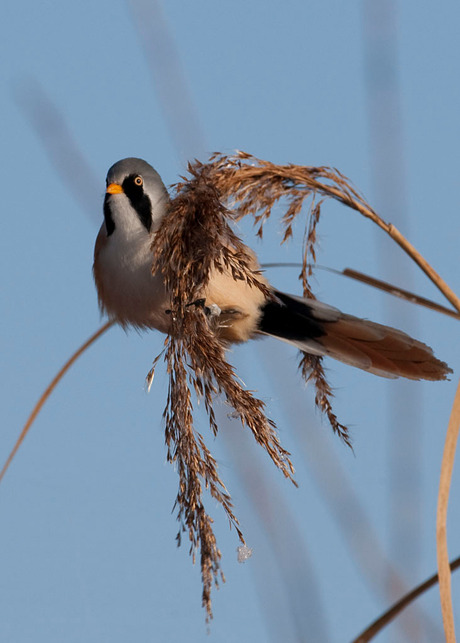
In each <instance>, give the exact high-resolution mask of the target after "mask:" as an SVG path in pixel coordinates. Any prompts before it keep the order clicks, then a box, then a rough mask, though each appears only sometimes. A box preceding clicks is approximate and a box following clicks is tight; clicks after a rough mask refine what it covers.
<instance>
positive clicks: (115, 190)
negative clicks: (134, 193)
mask: <svg viewBox="0 0 460 643" xmlns="http://www.w3.org/2000/svg"><path fill="white" fill-rule="evenodd" d="M106 192H107V194H122V193H123V188H122V187H121V185H118V183H111V184H110V185H108V186H107V190H106Z"/></svg>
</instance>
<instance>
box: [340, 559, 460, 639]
mask: <svg viewBox="0 0 460 643" xmlns="http://www.w3.org/2000/svg"><path fill="white" fill-rule="evenodd" d="M447 564H448V566H449V571H450V572H453V571H455V570H456V569H458V568H459V567H460V558H456V559H455V560H453V561H452V562H451V563H449V561H448V562H447ZM438 580H439V576H438V574H433V576H431V577H430V578H428V579H427V580H426V581H425V582H423V583H421V584H420V585H418V586H417V587H415V588H414V589H413V590H412V591H410V592H409V593H408V594H406V595H405V596H403V597H402V598H400V599H399V601H397V602H396V603H395V604H394V605H392V606H391V607H390V608H389V609H388V610H387V611H386V612H384V613H383V614H382V615H381V616H379V618H378V619H376V620H375V621H374V622H373V623H371V624H370V625H369V627H367V628H366V629H365V630H363V631H362V632H361V634H359V636H357V637H356V638H355V639H353V641H352V643H367V642H368V641H370V640H371V639H373V638H374V636H376V635H377V634H378V633H379V632H381V631H382V630H383V628H384V627H386V626H387V625H388V624H389V623H390V622H391V621H392V620H393V619H394V618H396V616H398V614H399V613H400V612H402V611H403V609H405V608H406V607H407V606H408V605H410V604H411V603H413V602H414V601H415V599H417V598H418V597H419V596H421V595H422V594H424V593H425V592H426V591H427V590H429V589H430V587H433V585H436V583H437V582H438Z"/></svg>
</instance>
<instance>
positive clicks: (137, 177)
mask: <svg viewBox="0 0 460 643" xmlns="http://www.w3.org/2000/svg"><path fill="white" fill-rule="evenodd" d="M134 183H135V184H136V185H139V186H141V185H143V183H144V180H143V178H142V176H136V178H135V179H134Z"/></svg>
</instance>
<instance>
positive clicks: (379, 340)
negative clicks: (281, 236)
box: [259, 291, 452, 380]
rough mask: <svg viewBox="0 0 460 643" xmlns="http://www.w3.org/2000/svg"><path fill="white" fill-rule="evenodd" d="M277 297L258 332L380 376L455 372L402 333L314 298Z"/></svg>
mask: <svg viewBox="0 0 460 643" xmlns="http://www.w3.org/2000/svg"><path fill="white" fill-rule="evenodd" d="M274 295H275V297H276V299H275V300H274V301H269V302H268V303H267V304H266V305H265V307H264V310H263V314H262V317H261V319H260V322H259V332H260V333H263V334H265V335H272V336H274V337H277V338H278V339H281V340H283V341H285V342H288V343H290V344H293V345H294V346H296V347H297V348H299V349H300V350H302V351H305V352H306V353H311V354H313V355H327V356H329V357H333V358H334V359H337V360H339V361H341V362H345V364H350V365H351V366H356V367H357V368H361V369H363V370H365V371H369V372H370V373H374V374H375V375H380V376H381V377H389V378H396V377H407V378H408V379H412V380H445V379H446V377H447V376H448V374H449V373H452V369H450V368H449V367H448V366H447V364H446V363H445V362H441V361H440V360H439V359H437V358H436V357H435V356H434V355H433V351H432V350H431V348H430V347H429V346H426V344H423V343H422V342H419V341H417V340H416V339H413V338H412V337H410V336H409V335H406V333H403V332H402V331H400V330H397V329H395V328H391V327H390V326H383V325H382V324H376V323H375V322H371V321H367V320H366V319H359V318H358V317H353V316H352V315H346V314H345V313H342V312H340V310H337V308H332V307H331V306H327V305H326V304H322V303H321V302H318V301H316V300H314V299H302V298H300V297H295V296H293V295H285V294H284V293H281V292H277V291H276V292H275V293H274Z"/></svg>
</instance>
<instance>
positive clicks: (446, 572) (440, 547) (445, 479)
mask: <svg viewBox="0 0 460 643" xmlns="http://www.w3.org/2000/svg"><path fill="white" fill-rule="evenodd" d="M459 430H460V381H459V384H458V387H457V392H456V394H455V398H454V403H453V406H452V411H451V415H450V418H449V424H448V426H447V435H446V440H445V443H444V452H443V456H442V464H441V475H440V480H439V492H438V507H437V514H436V545H437V559H438V574H439V593H440V598H441V611H442V620H443V624H444V631H445V634H446V641H447V643H454V642H455V640H456V639H455V625H454V613H453V607H452V591H451V570H450V566H449V556H448V553H447V507H448V502H449V492H450V483H451V479H452V471H453V468H454V460H455V451H456V447H457V440H458V434H459Z"/></svg>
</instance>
